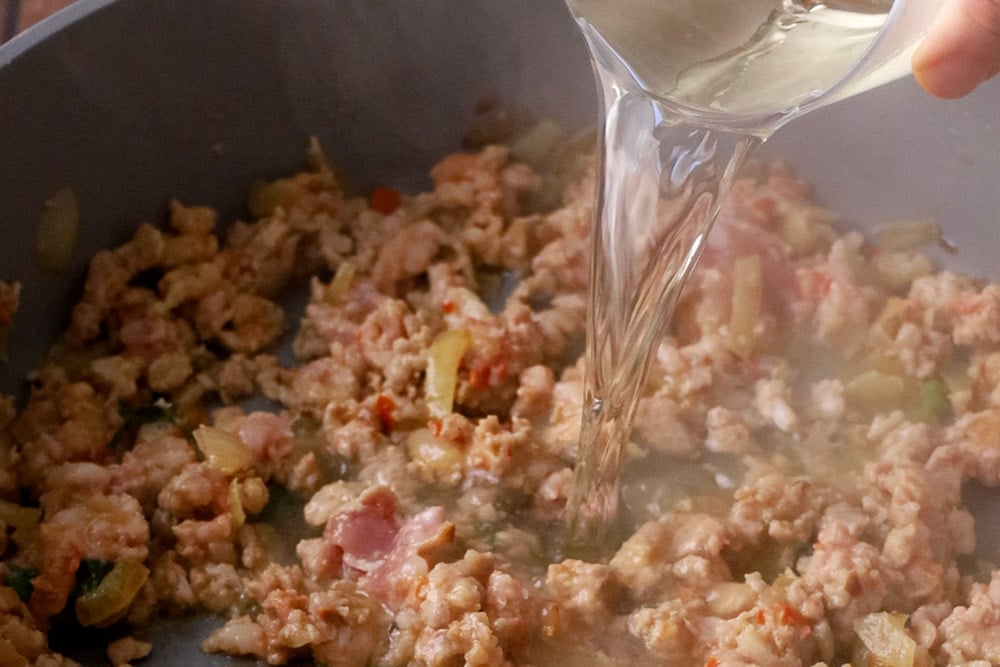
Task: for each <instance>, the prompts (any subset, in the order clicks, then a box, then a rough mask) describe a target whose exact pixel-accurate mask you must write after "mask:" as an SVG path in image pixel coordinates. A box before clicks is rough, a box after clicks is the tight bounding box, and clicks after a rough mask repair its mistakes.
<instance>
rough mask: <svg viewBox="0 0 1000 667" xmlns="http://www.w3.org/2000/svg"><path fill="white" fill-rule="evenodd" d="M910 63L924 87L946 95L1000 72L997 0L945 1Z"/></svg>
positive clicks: (965, 92) (966, 89)
mask: <svg viewBox="0 0 1000 667" xmlns="http://www.w3.org/2000/svg"><path fill="white" fill-rule="evenodd" d="M912 66H913V75H914V76H915V77H916V79H917V83H919V84H920V85H921V86H922V87H923V89H924V90H926V91H927V92H929V93H930V94H932V95H935V96H937V97H945V98H955V97H963V96H965V95H968V94H969V93H971V92H972V91H973V89H975V87H976V86H978V85H979V84H981V83H982V82H983V81H986V80H987V79H989V78H991V77H993V76H995V75H996V74H997V73H1000V0H944V4H943V6H942V7H941V11H940V13H939V14H938V17H937V19H935V21H934V24H933V25H932V26H931V29H930V32H928V33H927V36H926V37H924V40H923V42H922V43H921V44H920V46H919V47H918V48H917V50H916V51H915V52H914V54H913V61H912Z"/></svg>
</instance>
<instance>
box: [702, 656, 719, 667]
mask: <svg viewBox="0 0 1000 667" xmlns="http://www.w3.org/2000/svg"><path fill="white" fill-rule="evenodd" d="M721 664H722V662H721V661H720V660H719V659H718V658H716V657H715V656H714V655H713V656H709V658H708V660H706V661H705V667H719V665H721Z"/></svg>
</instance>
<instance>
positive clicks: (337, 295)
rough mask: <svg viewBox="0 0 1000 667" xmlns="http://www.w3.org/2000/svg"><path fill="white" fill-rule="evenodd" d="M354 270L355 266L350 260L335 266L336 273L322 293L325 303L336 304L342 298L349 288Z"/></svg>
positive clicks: (355, 269)
mask: <svg viewBox="0 0 1000 667" xmlns="http://www.w3.org/2000/svg"><path fill="white" fill-rule="evenodd" d="M356 272H357V267H355V266H354V264H352V263H350V262H341V263H340V266H338V267H337V273H335V274H334V275H333V280H331V281H330V284H329V286H327V288H326V292H325V293H324V296H325V297H326V301H327V303H330V304H333V305H336V304H338V303H340V302H341V301H343V300H344V297H345V296H347V292H348V291H349V290H350V289H351V283H352V282H354V274H355V273H356Z"/></svg>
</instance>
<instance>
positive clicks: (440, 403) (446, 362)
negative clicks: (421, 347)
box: [425, 329, 472, 417]
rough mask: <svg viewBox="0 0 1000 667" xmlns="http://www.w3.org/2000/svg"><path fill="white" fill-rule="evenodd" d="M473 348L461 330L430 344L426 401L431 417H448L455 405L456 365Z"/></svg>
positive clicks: (470, 337) (437, 338) (468, 336)
mask: <svg viewBox="0 0 1000 667" xmlns="http://www.w3.org/2000/svg"><path fill="white" fill-rule="evenodd" d="M471 344H472V336H471V335H470V334H469V332H468V331H465V330H464V329H449V330H448V331H442V332H441V333H439V334H438V335H437V337H436V338H435V339H434V342H433V343H431V348H430V357H429V358H428V360H427V384H426V389H425V397H426V399H427V408H428V409H429V410H430V413H431V416H432V417H445V416H447V415H449V414H451V410H452V406H453V405H454V403H455V385H456V383H457V382H458V365H459V363H461V361H462V357H463V356H464V355H465V352H466V350H468V349H469V346H470V345H471Z"/></svg>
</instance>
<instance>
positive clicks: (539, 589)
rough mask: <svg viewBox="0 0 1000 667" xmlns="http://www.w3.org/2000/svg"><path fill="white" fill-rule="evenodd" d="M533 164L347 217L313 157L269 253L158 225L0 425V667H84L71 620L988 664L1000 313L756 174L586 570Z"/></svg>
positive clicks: (972, 287) (557, 305)
mask: <svg viewBox="0 0 1000 667" xmlns="http://www.w3.org/2000/svg"><path fill="white" fill-rule="evenodd" d="M516 154H517V153H516V151H515V152H513V153H512V151H511V150H509V149H507V148H505V147H503V146H499V145H491V146H486V147H482V148H481V149H479V150H473V151H470V152H468V153H461V154H456V155H452V156H448V157H446V158H445V159H444V160H443V161H442V162H441V163H440V164H438V165H437V166H436V167H434V168H433V170H432V171H431V178H432V180H433V188H432V189H431V190H430V191H429V192H423V193H415V194H403V193H400V192H397V191H395V190H393V189H391V188H385V187H381V188H377V189H376V190H374V191H373V192H372V193H371V195H370V196H367V197H357V196H352V195H350V194H348V193H347V192H346V191H345V190H344V188H343V187H342V185H341V183H340V182H339V181H338V180H337V178H336V177H335V175H334V172H333V171H332V170H331V169H330V168H329V167H328V166H327V162H326V160H325V158H324V157H323V155H322V153H321V152H320V151H319V149H318V147H317V146H316V145H315V144H313V145H312V146H311V147H310V158H311V159H310V162H311V164H312V167H311V169H310V170H308V171H304V172H302V173H299V174H295V175H292V176H289V177H286V178H279V179H277V180H274V181H270V182H261V183H257V184H255V185H254V186H253V187H252V188H251V190H250V196H249V200H248V202H247V204H248V210H249V211H250V212H251V213H252V215H253V219H252V220H251V221H248V222H235V223H232V224H229V225H228V226H225V227H223V226H222V225H219V224H217V220H216V215H215V213H214V212H213V211H212V210H211V209H208V208H202V207H189V206H185V205H183V204H181V203H179V202H173V203H172V204H171V207H170V212H169V218H168V220H167V224H165V225H163V226H162V227H160V226H156V225H152V224H143V225H141V226H139V227H138V228H137V230H136V231H135V234H134V235H133V237H132V238H131V239H130V240H128V241H127V242H125V243H124V244H123V245H122V246H120V247H118V248H115V249H111V250H106V251H102V252H101V253H99V254H97V255H96V256H95V257H94V258H93V260H92V262H91V264H90V271H89V274H88V277H87V279H86V281H85V283H84V286H83V293H82V296H81V299H80V301H79V303H78V304H77V305H76V306H75V307H74V309H73V312H72V314H71V317H70V325H69V329H68V331H67V333H66V334H65V336H64V337H63V338H62V339H60V340H59V341H58V342H57V344H56V345H55V346H54V347H53V348H52V352H51V354H49V355H48V357H47V358H46V360H45V362H44V364H43V365H42V366H41V367H40V368H39V369H37V370H36V371H35V372H34V373H33V374H32V375H31V378H30V379H31V383H30V392H29V395H28V396H26V397H25V400H24V401H22V402H21V403H22V404H21V405H20V406H19V407H17V409H15V406H16V401H15V400H14V399H13V398H11V397H4V398H2V399H0V554H2V561H0V581H2V584H3V585H2V586H0V662H2V663H3V664H12V665H13V664H35V665H58V664H64V663H66V661H68V660H69V658H66V657H63V656H61V655H59V654H57V653H56V652H54V651H53V650H52V648H51V646H50V644H49V642H48V635H47V634H46V633H47V632H48V631H50V630H51V629H52V628H55V630H52V632H61V628H65V627H66V625H67V624H70V625H78V626H82V627H83V628H95V629H98V628H106V627H109V626H111V627H112V628H113V629H112V630H111V631H110V633H104V634H100V635H99V636H101V637H104V638H106V639H109V640H111V639H113V640H114V641H112V642H111V643H110V644H109V645H108V646H107V649H106V650H107V655H108V656H109V659H110V661H111V662H112V663H113V664H115V665H119V664H127V663H130V662H132V661H135V660H140V659H141V658H143V657H144V656H145V655H146V654H147V653H149V652H150V651H153V652H154V653H155V652H156V651H157V646H156V632H155V625H154V626H153V629H152V630H150V628H149V627H148V625H147V624H148V622H149V621H150V619H152V618H154V617H155V616H156V615H157V614H189V613H211V614H215V615H217V616H219V617H221V619H223V620H220V621H219V627H218V629H217V630H215V631H214V632H212V633H211V634H210V635H209V636H207V637H201V638H199V640H200V641H202V643H201V647H202V649H203V650H205V651H207V652H211V653H223V654H229V655H242V656H250V657H253V658H255V659H258V660H261V661H264V662H267V663H269V664H285V663H288V662H292V661H300V660H313V661H315V662H317V663H320V664H324V665H330V666H337V667H364V666H366V665H378V666H379V667H395V666H399V667H402V666H404V665H415V666H440V667H453V666H454V665H462V664H464V665H481V666H497V667H501V666H514V665H546V666H554V667H560V666H569V665H581V664H583V665H591V664H593V665H601V666H606V665H607V666H610V665H629V666H633V665H634V666H636V667H646V666H652V665H671V666H673V665H676V666H678V667H690V666H692V665H694V666H696V667H698V666H702V665H704V666H705V667H723V666H726V667H730V666H738V665H747V666H749V665H766V666H784V665H788V666H797V665H847V664H850V665H853V666H854V667H861V666H863V665H891V667H930V666H931V665H949V664H951V665H977V666H980V665H982V666H986V665H997V664H1000V639H998V638H1000V569H998V565H1000V556H998V553H997V551H996V545H995V544H993V545H992V546H991V545H990V542H989V540H988V539H987V538H986V535H987V531H984V530H983V529H982V525H983V522H984V521H985V520H986V519H985V518H984V516H983V513H982V510H980V509H977V508H979V507H983V506H988V505H989V504H991V503H992V504H994V505H995V504H996V503H997V500H998V497H997V495H996V493H995V489H996V487H997V485H998V484H1000V412H998V410H1000V407H998V406H1000V389H998V388H997V387H998V385H1000V352H997V349H996V346H997V343H998V341H1000V288H998V287H996V286H995V285H988V284H984V283H980V282H977V281H975V280H972V279H969V278H965V277H962V276H959V275H957V274H953V273H934V272H933V270H932V268H931V264H930V262H929V261H928V260H927V259H926V258H924V257H922V256H921V255H919V254H918V253H916V252H914V251H912V250H906V251H902V250H892V249H887V248H878V247H875V246H872V245H870V244H869V243H868V242H866V241H865V239H864V238H863V237H862V236H860V235H859V234H854V233H848V234H845V235H841V236H838V233H837V231H836V230H835V229H834V221H835V220H836V216H835V215H833V214H832V213H831V212H829V211H827V210H825V209H823V208H821V207H818V206H816V205H815V204H814V203H812V202H811V201H810V199H809V196H808V187H807V186H805V185H804V184H803V183H801V182H800V181H798V180H797V179H796V178H795V177H794V176H793V175H792V174H791V172H790V170H789V169H788V168H787V167H785V166H783V165H775V166H772V167H760V168H758V169H757V170H756V171H751V173H750V175H749V176H748V177H746V178H744V179H743V180H741V181H740V182H738V183H737V184H736V187H735V189H734V194H733V196H732V197H731V198H730V200H729V202H728V204H727V205H726V207H725V208H724V210H723V212H722V214H721V216H720V219H719V222H718V224H717V229H716V232H715V233H714V234H713V237H712V239H711V242H710V244H709V247H708V248H707V250H706V252H705V254H704V260H703V262H702V263H701V265H700V266H699V268H698V269H697V271H696V272H695V273H694V275H693V277H692V279H691V282H690V284H689V287H688V289H687V290H686V292H685V294H684V296H683V299H682V302H681V303H680V305H679V308H678V313H679V315H678V318H677V320H676V322H675V323H674V325H673V327H672V328H671V329H670V331H669V332H668V333H667V335H666V336H665V337H664V338H663V340H662V341H661V342H660V344H659V347H658V349H657V351H656V355H655V359H654V360H653V364H652V372H651V378H650V382H649V387H648V388H647V391H646V392H645V393H644V395H643V398H642V401H641V403H640V405H639V410H638V413H639V418H638V423H637V429H636V435H635V437H634V438H633V442H632V443H631V445H630V446H629V448H628V450H627V456H626V461H625V465H624V467H625V470H624V478H623V485H622V501H623V502H622V506H623V508H624V510H623V512H622V517H621V519H620V521H619V525H617V526H615V527H614V529H613V530H612V531H611V535H612V536H611V537H609V539H608V542H607V543H606V544H603V545H593V548H592V549H590V550H585V551H583V552H581V551H580V549H579V548H573V549H569V548H568V547H566V545H565V544H564V543H563V537H562V536H563V533H562V527H563V523H562V514H563V512H564V509H565V506H566V502H567V498H568V497H569V496H570V494H571V493H572V488H573V464H574V458H575V451H576V441H577V439H578V436H579V427H580V411H581V405H582V396H581V393H582V364H581V363H579V362H578V361H577V359H578V357H579V353H580V342H581V341H582V334H583V328H584V321H585V317H584V316H585V303H586V289H587V282H588V268H587V266H588V264H587V261H588V260H587V258H588V257H589V239H588V230H589V221H590V215H591V201H590V194H591V193H592V191H593V168H594V160H593V158H592V157H591V156H588V155H586V154H581V153H580V151H576V152H573V151H570V150H568V149H567V150H555V151H554V153H553V155H552V156H550V158H547V159H545V160H542V161H537V160H536V163H534V164H532V165H528V164H523V163H520V162H518V161H517V159H515V157H513V156H514V155H516ZM744 260H746V261H750V262H753V263H757V264H759V266H760V275H761V276H762V280H763V283H762V284H763V286H764V289H763V291H762V293H761V294H760V295H759V303H754V304H749V305H750V306H751V307H750V308H749V310H748V312H753V313H757V315H756V316H755V318H756V319H755V321H754V322H749V323H748V322H746V321H745V319H746V318H745V317H737V316H735V315H734V314H733V311H734V310H735V309H734V299H733V295H734V291H736V290H738V288H739V281H740V279H741V278H740V276H739V275H737V274H736V272H735V271H734V268H733V267H734V266H737V265H746V261H744ZM741 293H744V294H745V293H746V291H743V292H741ZM18 300H19V291H18V286H17V284H16V283H12V282H10V283H8V282H0V352H2V342H3V336H4V334H5V332H6V330H7V328H8V327H10V326H11V318H12V316H13V313H14V310H15V309H16V307H17V305H18ZM303 301H304V302H306V303H305V306H304V308H303V307H302V306H301V303H302V302H303ZM295 303H299V304H300V305H299V306H295V305H293V304H295ZM296 313H300V314H298V315H296ZM747 326H749V328H748V329H747V330H744V331H735V330H731V329H733V328H736V327H747ZM734 340H739V341H741V342H740V345H739V347H738V348H734V346H733V341H734ZM245 399H249V400H245ZM237 401H244V402H242V403H237ZM975 498H978V499H979V500H974V499H975ZM95 631H96V630H95ZM54 636H55V635H53V637H54ZM147 640H150V641H147ZM900 656H903V657H900Z"/></svg>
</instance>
